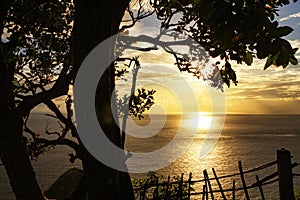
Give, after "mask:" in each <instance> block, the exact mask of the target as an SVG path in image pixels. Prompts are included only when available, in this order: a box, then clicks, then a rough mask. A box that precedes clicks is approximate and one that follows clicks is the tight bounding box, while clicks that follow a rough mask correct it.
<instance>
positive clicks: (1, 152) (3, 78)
mask: <svg viewBox="0 0 300 200" xmlns="http://www.w3.org/2000/svg"><path fill="white" fill-rule="evenodd" d="M10 3H11V1H8V0H5V1H3V3H1V6H0V13H1V14H0V35H2V33H3V28H4V24H5V18H6V13H7V10H8V9H9V6H10ZM0 45H1V46H0V158H1V160H2V163H3V165H4V167H5V169H6V172H7V175H8V178H9V181H10V184H11V187H12V190H13V192H14V194H15V196H16V198H17V199H20V200H21V199H22V200H40V199H44V197H43V194H42V192H41V190H40V188H39V185H38V183H37V181H36V177H35V173H34V171H33V168H32V166H31V163H30V160H29V157H28V154H27V151H26V147H25V145H24V144H23V136H22V125H23V119H22V115H21V114H20V113H18V112H16V110H15V108H14V102H13V99H12V79H13V73H14V65H13V64H10V63H8V62H7V61H6V60H5V56H6V54H7V52H8V51H7V49H6V48H7V44H4V43H3V42H2V41H0Z"/></svg>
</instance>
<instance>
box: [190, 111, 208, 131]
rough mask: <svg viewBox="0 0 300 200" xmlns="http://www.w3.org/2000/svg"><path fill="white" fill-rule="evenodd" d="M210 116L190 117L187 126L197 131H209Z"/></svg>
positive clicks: (197, 115)
mask: <svg viewBox="0 0 300 200" xmlns="http://www.w3.org/2000/svg"><path fill="white" fill-rule="evenodd" d="M211 120H212V119H211V116H209V115H205V114H202V113H197V114H195V115H193V116H192V117H191V119H190V120H189V122H188V125H189V126H190V127H193V128H197V129H209V127H210V124H211Z"/></svg>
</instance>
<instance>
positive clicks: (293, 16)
mask: <svg viewBox="0 0 300 200" xmlns="http://www.w3.org/2000/svg"><path fill="white" fill-rule="evenodd" d="M294 18H300V12H298V13H295V14H292V15H289V16H287V17H283V18H281V19H279V21H281V22H284V21H288V20H290V19H294Z"/></svg>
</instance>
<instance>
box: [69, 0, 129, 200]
mask: <svg viewBox="0 0 300 200" xmlns="http://www.w3.org/2000/svg"><path fill="white" fill-rule="evenodd" d="M128 3H129V1H128V0H112V1H104V0H101V1H99V0H89V1H84V0H81V1H80V0H77V1H76V2H75V26H74V33H75V34H74V38H73V39H74V40H73V41H74V43H73V47H74V54H73V55H74V58H73V64H74V66H75V67H78V66H79V65H80V64H81V63H82V61H83V60H84V58H85V57H86V55H87V54H88V53H89V52H90V51H91V50H92V49H93V48H94V47H95V46H96V45H98V44H99V43H100V42H102V41H103V40H105V39H107V38H108V37H110V36H112V35H114V34H116V33H117V32H118V30H119V25H120V22H121V20H122V17H123V14H124V11H125V9H126V6H127V5H128ZM111 53H112V52H107V54H108V56H110V54H111ZM87 81H88V80H87ZM114 81H115V79H114V66H113V65H111V66H110V67H108V69H107V70H106V72H105V73H104V75H103V76H102V78H101V81H100V84H99V85H98V89H97V94H96V104H97V105H96V107H97V111H98V113H99V115H98V120H99V122H100V124H101V127H102V129H103V130H104V132H105V133H106V135H107V137H108V138H109V139H110V140H111V141H112V142H114V143H115V144H116V145H118V146H120V142H121V138H120V129H119V127H118V126H117V125H116V123H114V120H113V115H112V112H113V111H112V109H111V100H112V91H113V88H114V84H115V82H114ZM108 153H109V152H108ZM82 162H83V168H84V173H85V174H84V178H83V180H82V181H81V184H80V185H79V188H78V190H77V191H76V193H75V195H74V199H78V197H80V196H81V195H82V193H86V194H88V199H91V200H94V199H107V200H109V199H112V200H119V199H120V200H121V199H122V200H126V199H134V196H133V191H132V186H131V180H130V177H129V174H128V173H123V172H118V171H116V170H114V169H111V168H109V167H107V166H106V165H104V164H102V163H100V162H99V161H97V160H96V159H95V158H94V157H93V156H92V155H90V154H89V153H88V152H86V154H85V155H84V157H83V160H82ZM80 193H81V194H80ZM76 195H77V198H76Z"/></svg>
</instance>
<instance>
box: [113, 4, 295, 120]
mask: <svg viewBox="0 0 300 200" xmlns="http://www.w3.org/2000/svg"><path fill="white" fill-rule="evenodd" d="M153 20H155V18H148V19H147V20H144V21H141V22H140V23H137V25H136V26H135V28H134V29H130V30H129V34H133V35H135V34H136V35H137V34H138V33H143V34H145V33H147V34H150V35H151V34H152V33H153V32H155V29H153V27H154V26H157V27H158V25H155V22H153ZM278 20H279V25H280V26H285V25H288V26H291V27H292V28H293V29H294V31H293V32H292V33H291V34H290V35H289V36H287V37H286V39H288V40H289V41H290V42H291V44H292V46H293V48H300V2H299V1H298V2H297V3H291V5H288V6H286V7H283V8H281V10H280V12H279V18H278ZM156 31H157V29H156ZM129 55H130V53H129ZM132 55H134V54H132ZM296 58H297V59H298V61H300V51H298V52H297V54H296ZM140 61H141V63H142V67H141V69H140V71H139V74H138V85H139V86H143V87H145V88H147V89H155V90H157V93H156V94H155V95H154V97H155V102H156V107H155V108H153V112H154V113H159V112H161V111H162V110H164V112H166V113H178V112H181V111H182V109H183V108H184V110H185V111H187V112H211V111H212V107H213V106H214V104H220V105H221V104H222V102H219V103H218V101H215V100H214V98H215V97H216V95H215V94H214V91H213V90H212V89H210V88H209V87H208V86H207V84H206V83H205V82H204V81H202V80H198V79H196V78H195V77H192V76H190V75H188V74H184V73H179V72H178V70H177V72H176V70H174V71H172V72H170V69H176V67H175V66H174V65H173V63H174V58H173V57H172V56H170V55H169V54H167V53H164V52H163V51H157V52H154V51H153V52H151V53H145V54H141V55H140ZM214 61H215V60H213V59H212V62H214ZM264 63H265V60H257V59H255V60H254V63H253V64H252V65H251V66H246V65H238V64H236V62H231V64H232V68H233V69H234V70H235V71H236V74H237V76H238V81H239V83H238V85H237V86H234V85H233V86H231V87H230V88H225V92H224V93H223V94H224V96H225V98H224V101H225V103H226V104H225V110H226V113H228V114H300V89H299V85H300V77H299V76H298V75H299V74H300V73H299V72H300V65H299V64H298V65H296V66H293V65H289V66H288V67H287V68H286V69H282V67H274V66H271V67H270V68H269V69H267V70H265V71H264V70H263V67H264ZM127 76H128V80H127V82H126V81H119V82H118V91H119V95H120V96H122V95H123V93H122V91H123V92H124V93H126V92H125V91H129V88H130V85H131V82H130V73H129V75H127ZM189 87H190V88H191V89H192V92H191V90H189V89H188V88H189ZM217 93H218V91H217ZM192 99H196V100H197V103H196V104H197V105H195V104H194V103H192ZM219 101H220V100H219Z"/></svg>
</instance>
